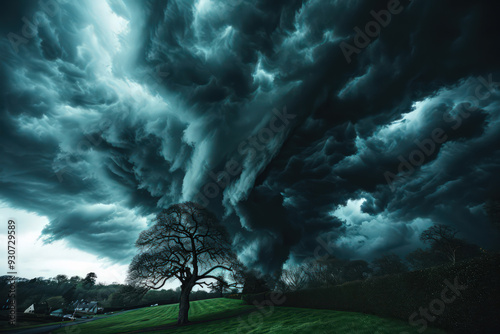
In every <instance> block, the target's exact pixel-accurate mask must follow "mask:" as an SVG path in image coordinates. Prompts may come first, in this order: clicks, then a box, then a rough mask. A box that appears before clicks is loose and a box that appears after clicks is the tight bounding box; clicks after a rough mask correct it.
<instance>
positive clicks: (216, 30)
mask: <svg viewBox="0 0 500 334" xmlns="http://www.w3.org/2000/svg"><path fill="white" fill-rule="evenodd" d="M42 3H43V4H49V5H50V6H49V7H47V6H46V5H43V4H42ZM387 6H388V2H387V1H345V2H340V1H319V0H309V1H292V0H290V1H273V2H269V1H243V0H241V1H229V2H222V1H215V0H201V1H197V2H195V3H193V2H191V1H183V0H175V1H145V2H136V1H119V0H109V1H108V2H104V1H90V2H85V3H76V2H75V3H72V2H63V1H60V2H58V1H50V0H48V1H45V2H43V1H41V2H30V1H24V2H16V4H10V5H9V7H8V8H7V9H6V10H5V11H3V14H2V20H1V22H2V23H1V29H2V36H3V37H2V39H1V41H0V45H1V48H2V63H1V65H0V74H1V78H2V80H1V82H0V88H1V89H2V99H1V100H0V106H1V109H2V111H1V114H0V118H1V123H0V138H1V139H0V140H1V141H0V143H1V146H0V150H1V159H2V166H1V169H0V183H1V187H0V195H1V196H2V200H3V201H4V202H5V203H6V204H7V205H10V206H13V207H19V208H24V209H27V210H31V211H35V212H37V213H38V214H40V215H44V216H47V217H48V218H49V220H50V224H49V225H47V226H46V227H45V229H44V232H43V233H44V237H45V238H46V239H47V240H48V241H51V240H57V239H66V240H68V241H69V242H70V243H71V244H72V245H73V246H74V247H78V248H80V249H84V250H87V251H91V252H94V253H96V254H99V255H101V256H106V257H110V258H112V259H114V260H117V261H123V262H126V261H127V260H128V258H129V257H130V255H131V254H132V251H133V240H134V239H135V238H136V236H137V233H138V232H139V231H140V230H141V229H143V228H144V227H145V226H146V225H147V220H148V219H149V218H151V217H152V215H154V214H155V213H156V212H157V211H158V210H159V209H161V208H163V207H168V206H169V205H170V204H172V203H176V202H179V201H183V200H192V199H195V200H200V201H204V202H206V204H207V205H208V206H209V207H210V208H211V209H212V210H214V211H216V212H217V214H218V215H219V216H220V217H221V218H223V220H224V223H225V224H226V225H227V226H228V228H229V229H230V231H231V234H232V235H233V237H234V244H235V248H236V249H237V250H238V251H239V253H240V255H241V257H242V259H244V260H245V261H246V262H247V263H248V264H252V265H253V266H256V267H259V268H261V269H263V270H265V271H272V270H274V269H275V268H279V267H280V265H281V264H282V263H283V262H285V261H287V259H288V258H291V259H292V260H299V259H300V258H303V257H304V256H308V255H311V254H312V253H313V252H314V250H315V249H316V247H317V246H318V244H319V241H318V238H323V239H324V240H327V242H326V243H328V244H330V246H331V247H332V249H335V253H336V254H337V255H338V256H343V257H351V258H371V257H374V256H376V255H378V254H381V253H383V252H388V251H395V252H399V253H401V254H403V253H405V252H407V251H410V250H412V249H413V248H414V247H416V246H417V245H418V233H420V231H421V230H422V229H423V228H425V227H426V226H429V225H430V224H432V223H444V224H449V225H454V226H456V227H457V228H458V229H459V230H460V231H461V232H462V233H463V235H464V237H467V238H468V239H469V240H470V241H473V242H476V243H478V244H481V245H482V246H485V247H488V246H492V245H494V238H495V237H498V235H497V234H495V232H494V231H493V230H492V227H491V225H490V224H489V223H488V222H487V219H486V216H485V214H484V212H483V211H482V208H481V205H482V203H484V202H485V201H486V200H487V199H488V198H489V197H491V196H493V195H494V193H495V191H496V190H495V189H498V186H499V185H500V184H499V183H500V179H499V178H498V167H499V164H500V157H499V156H498V152H499V150H498V148H499V147H498V143H499V142H500V141H499V138H498V136H499V134H500V131H499V130H500V129H499V126H500V115H499V96H500V92H499V87H498V84H493V85H490V86H488V84H487V83H488V81H490V78H491V80H492V81H500V68H499V65H500V60H499V59H500V57H499V56H500V49H499V47H498V43H496V42H495V41H496V32H497V31H498V30H499V28H500V27H499V25H500V23H498V20H497V19H496V17H495V13H497V12H498V8H496V7H497V5H496V4H494V3H492V2H491V1H486V0H484V1H476V2H470V1H440V2H423V1H411V2H410V1H401V3H400V6H401V11H400V12H399V13H398V14H394V15H392V16H391V22H390V24H388V25H387V26H386V27H383V28H381V30H380V34H379V35H377V36H375V37H372V38H370V40H371V41H370V43H369V44H368V45H367V46H366V47H364V48H360V50H359V52H358V54H353V55H352V61H351V62H348V61H347V60H346V58H345V57H344V54H343V52H342V49H341V45H342V43H350V44H351V45H354V44H353V43H354V39H355V37H356V36H355V35H356V32H355V30H354V28H355V27H359V28H360V29H361V30H364V29H365V25H366V24H367V23H368V22H370V21H373V20H374V17H373V15H372V14H371V12H372V11H375V12H376V13H380V12H381V11H384V10H386V9H387ZM5 13H8V14H5ZM4 16H5V20H4ZM24 18H27V19H28V20H30V22H31V25H29V26H28V25H27V23H25V19H24ZM14 34H15V35H14ZM478 78H479V79H478ZM481 78H482V79H481ZM485 80H486V84H485ZM467 109H474V110H473V111H470V112H469V111H467ZM287 114H288V115H290V117H289V118H286V115H287ZM284 115H285V116H284ZM436 129H441V130H440V131H441V137H442V136H443V135H445V136H446V139H445V140H443V141H439V142H436V141H435V140H434V137H435V135H434V131H436ZM429 140H433V142H432V143H429ZM422 143H427V144H422ZM422 145H424V146H422ZM425 145H427V146H425ZM429 145H430V146H429ZM422 147H424V148H422ZM429 147H431V148H429ZM425 150H429V152H428V153H425V152H424V153H419V152H421V151H425ZM422 154H423V158H421V160H422V162H421V163H418V165H415V164H413V163H411V162H410V168H409V169H410V170H409V173H402V172H400V171H403V170H405V167H401V166H402V161H406V163H403V164H405V165H406V164H408V161H413V160H415V159H418V158H419V157H420V156H421V155H422ZM229 161H232V162H233V167H234V166H236V167H238V168H237V169H238V171H237V172H236V173H234V174H231V175H229V174H223V173H220V172H222V171H224V170H225V169H226V168H227V166H228V162H229ZM234 164H236V165H234ZM406 169H408V167H406ZM387 173H391V174H390V175H392V176H391V179H390V182H389V184H388V182H387V179H388V178H387V175H388V174H387ZM216 174H218V175H219V176H220V177H222V179H217V177H216V179H214V178H213V175H216ZM403 174H404V175H403ZM224 175H226V176H224ZM225 177H227V179H226V178H225ZM217 183H219V184H218V185H217ZM221 184H222V185H221ZM210 187H212V188H210ZM214 187H215V188H214ZM207 189H211V191H212V193H209V192H208V193H207ZM214 192H215V193H214ZM214 194H215V195H214ZM212 195H213V196H212Z"/></svg>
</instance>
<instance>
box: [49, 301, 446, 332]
mask: <svg viewBox="0 0 500 334" xmlns="http://www.w3.org/2000/svg"><path fill="white" fill-rule="evenodd" d="M178 310H179V308H178V306H177V305H165V306H156V307H147V308H142V309H138V310H132V311H128V312H126V313H122V314H118V315H116V316H112V317H109V318H105V319H99V320H95V321H92V322H89V323H86V324H81V325H75V326H72V327H71V331H70V332H71V333H95V334H105V333H106V334H108V333H146V332H147V333H165V332H168V333H203V334H211V333H287V334H288V333H339V334H343V333H346V334H347V333H361V334H362V333H366V334H374V333H380V334H382V333H384V334H387V333H398V334H399V333H400V332H408V333H417V331H416V328H415V327H411V326H409V325H408V324H407V323H405V322H404V321H401V320H395V319H385V318H380V317H377V316H373V315H366V314H362V313H354V312H338V311H330V310H313V309H304V308H292V307H273V308H265V309H263V310H261V311H259V310H257V309H256V308H255V307H253V306H250V305H245V304H244V303H243V302H242V301H241V300H234V299H224V298H221V299H208V300H202V301H194V302H191V308H190V310H189V314H190V320H191V321H192V324H189V325H187V326H184V327H177V326H175V323H176V320H177V313H178ZM261 312H262V313H264V315H263V314H262V313H261ZM56 333H61V334H62V333H67V329H65V328H62V329H60V330H58V331H56ZM426 333H427V334H438V333H440V334H443V333H444V332H443V331H440V330H434V329H431V328H429V329H427V330H426Z"/></svg>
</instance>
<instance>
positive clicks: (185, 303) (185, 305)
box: [177, 284, 193, 325]
mask: <svg viewBox="0 0 500 334" xmlns="http://www.w3.org/2000/svg"><path fill="white" fill-rule="evenodd" d="M192 288H193V286H192V285H190V284H187V285H185V286H183V287H181V299H180V301H179V318H178V319H177V324H178V325H185V324H187V323H188V322H189V320H188V312H189V294H190V293H191V289H192Z"/></svg>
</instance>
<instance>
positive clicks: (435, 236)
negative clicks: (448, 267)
mask: <svg viewBox="0 0 500 334" xmlns="http://www.w3.org/2000/svg"><path fill="white" fill-rule="evenodd" d="M457 233H458V232H457V231H456V230H455V229H453V228H451V227H449V226H446V225H442V224H439V225H434V226H432V227H429V228H428V229H426V230H425V231H423V232H422V234H421V235H420V240H422V241H423V242H425V243H429V244H431V248H432V249H434V250H435V251H437V252H440V253H442V254H444V255H445V256H446V257H447V258H448V260H449V261H450V262H451V263H452V264H455V262H456V259H457V250H458V249H459V248H460V247H463V246H464V245H465V244H466V243H465V242H464V241H463V240H460V239H457V238H455V235H456V234H457Z"/></svg>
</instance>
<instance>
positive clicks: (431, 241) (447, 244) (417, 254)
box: [243, 225, 485, 294]
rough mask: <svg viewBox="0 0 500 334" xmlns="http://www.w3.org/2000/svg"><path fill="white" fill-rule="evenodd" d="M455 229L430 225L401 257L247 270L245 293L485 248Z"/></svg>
mask: <svg viewBox="0 0 500 334" xmlns="http://www.w3.org/2000/svg"><path fill="white" fill-rule="evenodd" d="M457 234H458V232H457V231H456V230H455V229H453V228H451V227H449V226H446V225H434V226H432V227H430V228H428V229H426V230H425V231H423V232H422V234H421V235H420V240H421V241H422V242H423V243H424V244H426V245H428V247H427V248H425V249H422V248H418V249H416V250H415V251H413V252H411V253H409V254H408V255H407V256H406V258H405V259H402V258H401V257H399V256H398V255H396V254H393V253H391V254H386V255H384V256H381V257H378V258H376V259H374V260H373V261H371V263H369V262H367V261H364V260H345V259H338V258H336V257H334V256H327V257H325V258H322V259H319V260H314V261H309V262H305V263H302V264H300V265H297V266H294V267H291V268H288V269H283V270H282V271H281V273H280V274H279V275H278V276H274V277H273V276H271V275H267V276H266V275H264V276H262V275H260V276H259V275H258V274H257V273H256V272H253V273H251V274H247V276H248V277H247V281H246V282H245V288H244V289H243V294H245V293H260V292H265V291H269V290H274V289H276V290H280V291H284V292H287V291H296V290H301V289H306V288H320V287H330V286H335V285H340V284H343V283H346V282H350V281H357V280H364V279H366V278H369V277H373V276H384V275H393V274H399V273H404V272H407V271H410V270H421V269H424V268H428V267H434V266H439V265H444V264H449V265H455V263H457V262H459V261H462V260H466V259H470V258H473V257H477V256H479V255H481V254H483V253H485V251H484V250H483V249H481V248H479V247H478V246H476V245H473V244H470V243H468V242H466V241H465V240H463V239H460V238H458V237H457ZM257 277H259V278H257Z"/></svg>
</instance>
